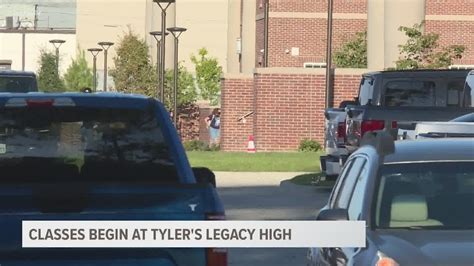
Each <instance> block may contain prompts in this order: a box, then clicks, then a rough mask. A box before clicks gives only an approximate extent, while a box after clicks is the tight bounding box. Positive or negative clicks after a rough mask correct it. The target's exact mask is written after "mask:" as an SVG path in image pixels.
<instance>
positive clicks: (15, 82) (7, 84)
mask: <svg viewBox="0 0 474 266" xmlns="http://www.w3.org/2000/svg"><path fill="white" fill-rule="evenodd" d="M34 82H35V80H34V78H32V77H21V76H19V77H16V76H0V92H29V91H34Z"/></svg>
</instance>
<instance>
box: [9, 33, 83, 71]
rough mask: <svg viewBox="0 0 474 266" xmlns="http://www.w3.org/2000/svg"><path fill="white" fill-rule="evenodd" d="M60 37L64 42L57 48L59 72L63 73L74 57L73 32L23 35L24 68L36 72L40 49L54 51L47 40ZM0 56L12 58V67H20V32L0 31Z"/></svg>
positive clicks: (14, 68) (19, 68) (74, 36)
mask: <svg viewBox="0 0 474 266" xmlns="http://www.w3.org/2000/svg"><path fill="white" fill-rule="evenodd" d="M52 39H62V40H65V41H66V43H64V44H63V45H61V47H60V49H59V56H60V61H59V72H60V73H61V74H64V73H65V72H66V70H67V68H68V67H69V65H70V64H71V61H72V59H73V58H75V57H76V35H75V34H49V33H27V34H26V35H25V70H26V71H33V72H37V71H38V69H39V64H38V60H39V57H40V54H41V50H47V51H51V52H53V53H54V52H55V49H54V47H53V45H52V44H50V43H49V40H52ZM0 58H1V59H4V60H12V66H11V67H12V69H13V70H21V68H22V34H21V33H0Z"/></svg>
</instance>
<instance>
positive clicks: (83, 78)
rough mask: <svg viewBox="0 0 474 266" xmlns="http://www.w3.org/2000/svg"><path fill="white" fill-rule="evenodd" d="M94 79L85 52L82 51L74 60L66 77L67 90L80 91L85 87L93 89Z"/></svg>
mask: <svg viewBox="0 0 474 266" xmlns="http://www.w3.org/2000/svg"><path fill="white" fill-rule="evenodd" d="M92 79H93V74H92V70H91V69H90V68H89V66H88V65H87V60H86V54H85V52H84V51H80V52H79V54H78V55H77V57H76V59H75V60H74V59H73V60H72V63H71V65H70V66H69V68H68V69H67V71H66V74H65V75H64V81H65V83H66V90H68V91H80V90H81V89H83V88H85V87H91V86H93V84H92V82H93V81H92Z"/></svg>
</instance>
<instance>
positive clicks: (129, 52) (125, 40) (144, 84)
mask: <svg viewBox="0 0 474 266" xmlns="http://www.w3.org/2000/svg"><path fill="white" fill-rule="evenodd" d="M116 51H117V55H116V56H115V57H114V63H115V69H113V70H111V71H110V74H111V76H112V77H113V78H114V82H115V88H116V89H117V91H120V92H125V93H137V94H144V95H147V96H150V97H152V96H156V95H157V75H156V71H155V69H154V67H153V66H152V64H151V63H150V59H149V53H148V52H149V51H148V46H147V44H146V42H145V41H144V40H143V39H141V38H140V37H139V36H138V35H137V34H135V33H133V32H132V31H131V30H129V31H128V32H127V33H125V35H124V36H122V37H121V39H120V41H119V43H118V45H117V48H116Z"/></svg>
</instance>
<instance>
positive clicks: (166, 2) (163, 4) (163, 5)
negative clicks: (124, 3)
mask: <svg viewBox="0 0 474 266" xmlns="http://www.w3.org/2000/svg"><path fill="white" fill-rule="evenodd" d="M153 2H155V3H156V4H157V5H158V6H159V7H160V9H161V32H166V10H167V9H168V7H170V5H171V4H172V3H175V2H176V0H153ZM165 37H166V35H165ZM165 49H166V38H161V49H160V50H161V56H160V59H161V67H160V81H161V83H160V94H161V96H162V97H163V98H162V101H164V91H165V71H166V66H165V61H166V60H165V57H166V53H165Z"/></svg>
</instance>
